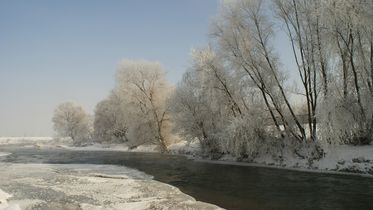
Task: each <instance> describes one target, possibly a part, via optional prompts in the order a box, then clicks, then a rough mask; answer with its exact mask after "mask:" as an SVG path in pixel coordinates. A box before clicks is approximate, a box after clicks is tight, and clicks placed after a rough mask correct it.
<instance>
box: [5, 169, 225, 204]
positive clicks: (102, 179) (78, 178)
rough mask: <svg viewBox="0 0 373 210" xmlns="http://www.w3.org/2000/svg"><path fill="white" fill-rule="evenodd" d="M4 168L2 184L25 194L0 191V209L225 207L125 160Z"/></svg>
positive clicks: (8, 189)
mask: <svg viewBox="0 0 373 210" xmlns="http://www.w3.org/2000/svg"><path fill="white" fill-rule="evenodd" d="M0 168H1V169H2V170H0V177H1V179H0V188H3V187H5V188H6V190H7V191H8V192H11V193H12V194H16V195H17V197H18V198H20V197H21V198H22V199H20V200H11V198H12V197H11V195H10V194H8V193H5V192H3V191H0V198H1V199H2V204H1V205H2V206H1V207H4V208H0V209H7V208H8V207H11V206H13V207H18V209H34V208H41V209H43V208H46V209H78V208H82V209H89V210H93V209H136V210H137V209H139V210H141V209H220V208H219V207H217V206H215V205H212V204H207V203H202V202H199V201H196V200H195V199H194V198H192V197H190V196H188V195H186V194H184V193H182V192H181V191H180V190H179V189H177V188H176V187H173V186H170V185H167V184H164V183H161V182H158V181H155V180H152V177H151V176H149V175H147V174H145V173H143V172H140V171H137V170H134V169H130V168H127V167H123V166H113V165H90V164H66V165H65V164H53V165H49V164H9V163H6V164H5V163H1V162H0ZM3 189H4V188H3ZM66 201H68V202H66ZM40 206H41V207H40ZM13 207H12V208H13ZM13 209H16V208H13Z"/></svg>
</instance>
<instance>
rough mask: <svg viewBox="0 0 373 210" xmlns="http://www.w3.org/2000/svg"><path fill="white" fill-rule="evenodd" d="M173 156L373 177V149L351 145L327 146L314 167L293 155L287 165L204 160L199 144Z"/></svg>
mask: <svg viewBox="0 0 373 210" xmlns="http://www.w3.org/2000/svg"><path fill="white" fill-rule="evenodd" d="M169 150H170V152H171V153H172V154H182V155H187V156H188V157H190V158H194V159H196V160H198V161H204V162H210V163H218V164H234V165H246V166H263V167H274V168H285V169H291V170H302V171H308V172H312V171H313V172H328V173H343V174H348V173H355V174H356V173H357V174H364V175H369V176H373V145H365V146H349V145H327V146H324V150H325V152H326V155H325V157H323V158H322V159H320V160H318V161H314V162H313V164H312V165H311V166H310V165H309V163H308V161H307V160H305V159H300V158H299V157H296V156H294V154H291V153H285V154H284V160H283V162H281V163H280V162H278V161H277V160H274V159H273V157H272V156H271V155H270V154H267V155H261V156H259V157H257V158H255V159H254V161H253V162H250V163H248V162H237V158H236V157H234V156H232V155H229V154H228V155H223V156H222V157H220V158H219V160H217V161H211V160H206V159H202V155H201V150H200V146H199V143H198V142H192V143H191V144H188V142H186V141H182V142H179V143H176V144H173V145H171V146H169Z"/></svg>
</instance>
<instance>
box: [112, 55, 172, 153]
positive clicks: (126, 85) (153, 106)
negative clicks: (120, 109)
mask: <svg viewBox="0 0 373 210" xmlns="http://www.w3.org/2000/svg"><path fill="white" fill-rule="evenodd" d="M116 79H117V80H116V87H115V90H114V91H115V92H116V93H117V94H119V95H120V97H121V99H122V100H123V105H124V106H125V109H126V112H127V117H128V120H129V122H130V124H129V127H128V137H129V139H130V141H131V142H132V144H133V145H134V146H136V145H141V144H144V143H149V142H151V143H156V144H158V145H159V146H160V148H161V150H162V151H167V145H168V143H169V142H170V141H171V140H170V129H171V127H170V126H171V125H170V116H169V107H168V103H167V100H168V99H169V97H170V95H171V93H172V90H173V87H172V86H171V84H170V83H168V81H167V80H166V77H165V73H164V71H163V68H162V66H161V65H160V64H159V63H154V62H147V61H129V60H124V61H123V62H122V63H121V64H120V65H119V68H118V71H117V75H116Z"/></svg>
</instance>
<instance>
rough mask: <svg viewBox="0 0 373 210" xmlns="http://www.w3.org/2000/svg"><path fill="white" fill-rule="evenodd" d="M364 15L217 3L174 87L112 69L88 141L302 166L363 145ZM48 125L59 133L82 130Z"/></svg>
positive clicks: (144, 70)
mask: <svg viewBox="0 0 373 210" xmlns="http://www.w3.org/2000/svg"><path fill="white" fill-rule="evenodd" d="M372 11H373V3H372V2H371V1H364V0H362V1H353V0H346V1H338V0H315V1H303V0H272V1H264V0H237V1H229V0H227V1H222V2H221V6H220V9H219V12H218V14H217V16H216V17H215V19H214V20H213V21H212V22H211V27H210V42H209V43H208V45H207V46H206V47H204V48H198V49H193V50H192V51H191V58H190V65H189V67H188V69H187V70H186V72H185V73H184V75H183V77H182V80H181V81H180V82H179V83H178V84H177V85H176V87H174V86H173V85H171V84H170V83H169V82H168V81H167V80H166V77H165V72H164V70H163V68H162V66H161V65H160V64H159V63H156V62H148V61H131V60H124V61H122V62H121V63H120V65H119V66H118V70H117V74H116V84H115V87H114V88H113V90H112V92H111V93H110V95H109V96H108V97H107V98H106V99H104V100H103V101H101V102H100V103H99V104H98V105H97V106H96V110H95V119H94V140H95V141H97V142H119V143H121V142H123V143H126V144H129V145H130V146H132V147H136V146H139V145H142V144H156V145H158V146H159V148H160V150H161V151H163V152H166V151H167V150H168V146H169V144H170V143H173V142H176V141H178V140H179V139H183V140H187V141H189V142H195V141H197V142H199V144H200V146H201V149H202V151H203V153H204V154H205V155H207V156H211V157H217V158H219V156H221V155H224V154H229V155H232V156H235V157H237V158H239V159H247V160H252V159H254V158H256V157H258V156H260V155H271V156H273V158H274V159H275V160H278V161H282V159H283V155H284V153H291V154H293V155H294V156H297V157H300V158H302V159H306V160H308V161H310V163H312V161H314V160H315V159H320V158H322V157H323V155H324V154H325V153H324V150H323V146H322V145H325V144H329V145H330V144H354V145H367V144H370V143H371V142H372V139H373V136H372V133H373V108H372V107H373V106H372V104H373V51H372V49H373V27H372V22H373V12H372ZM279 30H281V32H282V33H283V34H286V35H287V39H286V40H282V41H283V42H284V43H287V44H288V46H289V47H290V49H291V50H292V52H291V54H290V55H289V56H291V57H292V59H293V60H294V61H295V62H294V65H293V66H291V64H288V65H283V63H282V62H283V61H282V60H281V59H280V57H279V56H278V55H279V54H280V53H282V52H281V49H277V48H275V47H274V42H275V39H276V38H277V34H278V32H280V31H279ZM286 68H290V69H286ZM290 70H291V71H292V72H291V74H292V75H293V77H294V78H292V79H294V80H295V81H296V82H295V85H290V82H289V76H288V73H285V72H289V71H290ZM293 90H297V93H294V91H293ZM64 106H66V105H64ZM60 109H61V108H58V110H60ZM75 109H76V107H75ZM60 112H61V111H56V115H58V116H60V115H62V116H63V114H59V113H60ZM82 116H85V115H83V114H82ZM55 118H56V119H58V120H56V119H55ZM55 118H54V122H55V127H56V130H57V131H59V132H60V133H61V134H64V135H69V136H74V138H75V135H77V134H75V132H76V133H84V132H85V131H84V132H83V130H84V129H83V128H81V127H84V126H80V127H79V128H77V130H78V131H74V132H71V130H73V129H72V128H71V126H70V127H69V126H61V125H60V124H64V125H65V124H69V123H61V122H60V121H62V122H64V121H63V120H60V119H63V117H55ZM80 118H81V119H83V118H84V117H80ZM65 121H67V120H65ZM78 121H79V122H80V121H82V122H85V120H78ZM70 124H71V123H70ZM70 124H69V125H70ZM82 124H84V123H82ZM77 125H80V124H79V123H78V124H73V126H72V127H75V126H77ZM61 127H62V128H61ZM70 133H74V134H73V135H71V134H70ZM79 135H83V134H79ZM84 135H86V134H84ZM84 135H83V136H84ZM72 138H73V137H72Z"/></svg>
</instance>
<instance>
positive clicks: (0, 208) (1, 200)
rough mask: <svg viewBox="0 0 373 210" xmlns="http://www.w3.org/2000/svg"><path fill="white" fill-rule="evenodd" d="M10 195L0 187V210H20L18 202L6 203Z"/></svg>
mask: <svg viewBox="0 0 373 210" xmlns="http://www.w3.org/2000/svg"><path fill="white" fill-rule="evenodd" d="M11 197H12V195H10V194H8V193H6V192H4V191H2V190H1V189H0V210H21V208H20V207H19V205H18V204H9V203H8V199H9V198H11Z"/></svg>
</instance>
